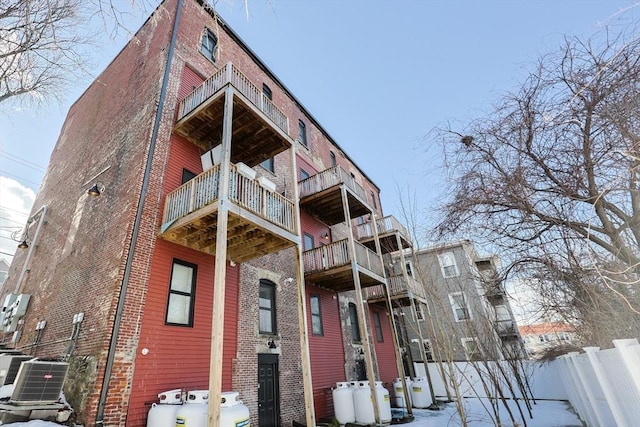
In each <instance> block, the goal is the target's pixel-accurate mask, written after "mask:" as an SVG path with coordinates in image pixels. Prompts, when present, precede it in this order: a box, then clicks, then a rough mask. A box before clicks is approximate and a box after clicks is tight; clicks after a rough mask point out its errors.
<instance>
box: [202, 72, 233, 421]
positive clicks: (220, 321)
mask: <svg viewBox="0 0 640 427" xmlns="http://www.w3.org/2000/svg"><path fill="white" fill-rule="evenodd" d="M227 72H229V73H230V72H231V66H230V65H227ZM229 80H230V79H229ZM232 116H233V87H232V86H227V88H226V89H225V105H224V125H223V126H224V132H223V137H222V162H221V165H220V192H219V198H218V205H219V206H218V229H217V234H216V240H217V245H216V261H215V262H216V264H215V269H214V281H213V315H212V319H211V355H210V361H209V404H208V408H209V412H208V417H207V426H208V427H219V426H220V410H221V406H220V404H221V401H222V363H223V343H224V306H225V304H224V302H225V301H224V297H225V284H226V273H227V219H228V217H229V212H228V208H229V199H228V197H229V175H230V169H231V166H230V162H231V126H232V120H231V119H232Z"/></svg>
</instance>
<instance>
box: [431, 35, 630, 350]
mask: <svg viewBox="0 0 640 427" xmlns="http://www.w3.org/2000/svg"><path fill="white" fill-rule="evenodd" d="M639 118H640V40H638V39H630V40H627V39H625V37H624V36H623V35H620V36H618V37H614V38H611V37H610V34H606V37H604V38H603V39H601V40H596V39H592V40H588V41H582V40H580V39H577V38H567V39H566V40H565V42H564V44H563V46H562V47H561V49H560V50H559V51H558V52H557V53H556V54H550V55H547V56H544V57H543V58H541V59H540V60H539V62H538V63H537V66H536V68H535V70H534V71H533V72H532V73H531V74H530V76H529V78H528V79H527V80H526V81H525V83H524V84H523V85H522V87H521V88H520V89H519V91H517V92H515V93H510V94H507V95H505V96H504V97H503V98H502V99H500V101H499V102H498V104H497V105H496V106H495V108H494V109H493V111H491V112H490V113H489V114H488V115H487V116H486V117H483V118H481V119H479V120H476V121H474V122H472V123H470V124H468V125H467V126H464V127H463V128H462V129H461V130H460V129H458V130H456V129H453V128H452V127H451V126H449V127H447V128H446V129H441V130H440V136H441V137H442V142H443V146H444V150H445V155H446V161H447V166H448V167H449V169H450V170H451V171H453V174H454V175H453V177H452V178H453V181H454V183H455V188H454V190H453V193H452V195H451V198H450V200H449V202H447V203H446V204H445V205H444V206H443V214H444V215H443V218H444V219H443V220H442V222H441V223H440V224H439V227H438V230H437V231H438V234H439V236H451V235H473V236H474V239H476V238H481V239H483V240H484V241H486V242H490V244H492V245H494V247H495V248H497V250H499V251H500V252H501V258H502V259H503V260H506V261H509V262H510V263H511V265H510V268H508V269H507V271H510V272H511V273H523V272H524V273H525V274H530V273H531V272H532V271H535V273H536V275H537V277H538V278H544V281H543V282H540V283H546V284H549V283H553V284H555V285H556V286H554V287H552V288H555V289H553V290H554V293H552V295H553V296H554V297H556V298H555V301H556V302H558V301H559V300H558V299H557V295H558V294H557V293H556V292H555V291H557V290H559V289H561V290H565V291H566V290H568V291H570V293H572V298H573V297H576V298H579V299H580V304H574V303H575V302H577V300H571V299H569V300H566V301H567V302H568V303H569V305H570V307H568V308H570V310H564V311H565V313H570V312H571V311H573V312H574V314H575V313H576V312H578V313H580V311H582V314H584V310H585V309H588V307H589V302H588V299H589V298H591V297H593V295H594V290H595V289H597V290H598V292H599V296H600V297H605V296H606V298H604V299H603V298H601V300H603V301H604V300H606V301H607V302H608V304H611V305H612V306H617V307H625V313H627V314H629V313H630V316H631V317H632V318H634V319H635V321H634V324H640V323H639V321H638V315H639V313H640V311H639V308H640V307H639V306H638V305H637V296H635V295H636V294H637V292H638V275H639V274H640V176H639V172H640V169H639V167H640V120H639ZM549 278H551V280H549ZM614 301H617V302H614ZM578 317H581V316H580V315H578ZM582 317H583V318H584V316H582ZM639 332H640V328H639V329H638V330H636V331H635V332H634V333H635V335H637V334H638V333H639ZM618 338H620V337H618Z"/></svg>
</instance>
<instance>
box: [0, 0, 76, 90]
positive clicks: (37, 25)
mask: <svg viewBox="0 0 640 427" xmlns="http://www.w3.org/2000/svg"><path fill="white" fill-rule="evenodd" d="M83 22H84V20H83V15H82V13H81V7H80V2H79V1H78V0H48V1H33V0H3V1H1V2H0V102H3V101H7V100H10V99H12V100H16V99H18V98H26V97H27V95H29V96H30V98H31V99H42V98H44V97H48V96H52V95H53V96H55V95H57V94H58V93H59V91H60V89H61V88H62V86H63V84H64V82H66V81H68V79H69V78H72V77H73V76H74V75H75V76H77V75H78V73H77V70H78V69H81V67H82V66H83V63H84V59H83V52H82V48H83V47H84V46H85V45H86V42H87V41H88V39H87V38H86V37H85V36H84V35H83V29H82V28H83V27H82V26H83Z"/></svg>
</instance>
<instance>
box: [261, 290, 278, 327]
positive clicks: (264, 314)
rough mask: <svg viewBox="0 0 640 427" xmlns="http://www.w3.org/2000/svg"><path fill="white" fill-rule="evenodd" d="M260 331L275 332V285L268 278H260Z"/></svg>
mask: <svg viewBox="0 0 640 427" xmlns="http://www.w3.org/2000/svg"><path fill="white" fill-rule="evenodd" d="M259 307H260V319H259V322H260V326H259V329H260V333H261V334H271V335H273V334H275V333H276V286H275V284H274V283H273V282H270V281H269V280H264V279H260V301H259Z"/></svg>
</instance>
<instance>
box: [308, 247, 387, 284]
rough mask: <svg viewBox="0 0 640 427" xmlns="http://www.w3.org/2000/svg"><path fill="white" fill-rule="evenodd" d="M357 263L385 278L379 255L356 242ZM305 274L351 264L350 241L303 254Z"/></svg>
mask: <svg viewBox="0 0 640 427" xmlns="http://www.w3.org/2000/svg"><path fill="white" fill-rule="evenodd" d="M355 246H356V263H357V264H358V265H359V266H361V267H364V268H366V269H367V270H369V271H371V272H372V273H374V274H377V275H378V276H381V277H384V269H383V267H382V262H381V261H380V258H379V257H378V255H377V254H376V253H375V252H373V251H372V250H370V249H368V248H367V247H366V246H363V245H361V244H360V243H358V242H356V243H355ZM303 258H304V272H305V273H315V272H319V271H327V270H331V269H333V268H336V267H341V266H344V265H347V264H349V263H350V262H351V258H350V256H349V239H344V240H338V241H337V242H332V243H330V244H328V245H323V246H320V247H319V248H315V249H311V250H308V251H305V252H304V253H303Z"/></svg>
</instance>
